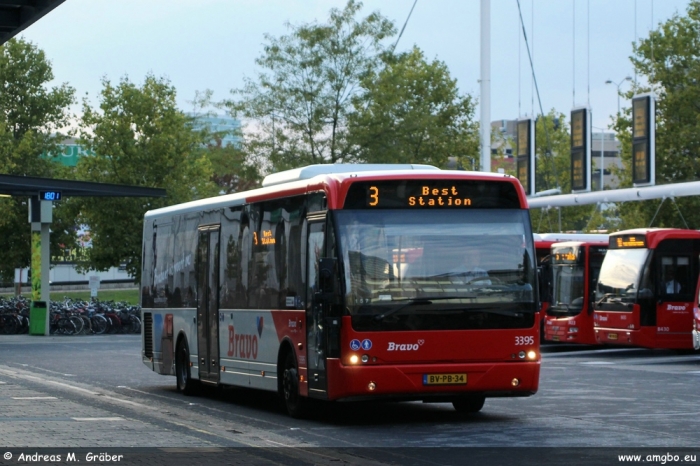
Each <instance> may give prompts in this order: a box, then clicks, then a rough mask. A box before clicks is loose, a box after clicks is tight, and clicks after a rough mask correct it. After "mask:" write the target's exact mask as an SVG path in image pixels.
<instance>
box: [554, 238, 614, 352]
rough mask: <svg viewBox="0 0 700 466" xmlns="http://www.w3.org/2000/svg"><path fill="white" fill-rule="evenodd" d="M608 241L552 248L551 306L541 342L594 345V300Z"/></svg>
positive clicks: (572, 243) (560, 245) (577, 242)
mask: <svg viewBox="0 0 700 466" xmlns="http://www.w3.org/2000/svg"><path fill="white" fill-rule="evenodd" d="M607 248H608V243H607V242H582V241H569V242H564V243H556V244H554V245H552V254H551V274H552V303H551V305H550V306H548V308H547V310H546V311H545V312H546V314H545V317H544V320H545V324H544V339H545V340H548V341H560V342H568V343H583V344H589V345H591V344H596V343H597V342H596V338H595V335H594V333H593V299H594V290H595V285H596V283H597V281H598V274H599V273H600V267H601V265H602V263H603V258H604V257H605V253H606V251H607Z"/></svg>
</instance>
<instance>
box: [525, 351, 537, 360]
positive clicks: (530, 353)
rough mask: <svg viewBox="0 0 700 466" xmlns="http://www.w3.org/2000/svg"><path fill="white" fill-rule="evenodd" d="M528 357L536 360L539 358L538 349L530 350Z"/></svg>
mask: <svg viewBox="0 0 700 466" xmlns="http://www.w3.org/2000/svg"><path fill="white" fill-rule="evenodd" d="M527 358H528V359H529V360H530V361H534V360H535V359H537V352H536V351H533V350H530V351H528V352H527Z"/></svg>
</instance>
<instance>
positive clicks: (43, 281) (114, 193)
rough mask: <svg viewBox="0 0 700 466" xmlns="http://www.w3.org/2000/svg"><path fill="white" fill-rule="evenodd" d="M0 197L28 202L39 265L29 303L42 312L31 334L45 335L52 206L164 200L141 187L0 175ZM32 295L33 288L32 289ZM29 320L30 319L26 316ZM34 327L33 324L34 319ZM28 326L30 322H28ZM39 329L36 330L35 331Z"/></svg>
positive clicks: (162, 191) (34, 271)
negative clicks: (82, 199) (76, 199)
mask: <svg viewBox="0 0 700 466" xmlns="http://www.w3.org/2000/svg"><path fill="white" fill-rule="evenodd" d="M0 195H4V196H12V197H27V198H28V199H29V216H28V219H29V223H30V224H31V231H32V246H31V247H32V249H33V250H34V249H37V250H39V251H40V254H39V255H38V257H40V263H39V264H36V263H35V261H34V260H33V261H32V262H33V263H32V275H33V276H36V275H34V274H39V275H40V277H41V278H40V280H39V282H38V283H39V288H40V290H41V292H40V300H36V299H34V300H33V306H34V307H33V309H32V311H34V310H35V309H36V312H37V315H38V313H39V312H40V311H39V310H40V309H41V308H43V314H42V317H44V325H43V326H40V325H34V326H33V327H34V330H35V331H34V332H32V328H30V333H33V334H43V335H48V334H49V312H48V303H49V301H50V298H49V268H50V262H51V256H50V248H49V244H50V242H49V241H50V238H49V231H50V226H51V221H52V210H53V202H54V201H56V200H60V199H65V198H68V197H72V196H90V197H166V195H167V193H166V191H165V189H161V188H147V187H141V186H126V185H117V184H108V183H95V182H90V181H74V180H60V179H52V178H39V177H32V176H15V175H2V174H0ZM33 291H35V290H34V286H33ZM30 317H31V316H30ZM34 320H35V324H36V319H34ZM30 325H31V319H30ZM36 329H40V330H36Z"/></svg>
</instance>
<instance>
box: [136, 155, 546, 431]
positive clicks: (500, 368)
mask: <svg viewBox="0 0 700 466" xmlns="http://www.w3.org/2000/svg"><path fill="white" fill-rule="evenodd" d="M143 257H144V262H143V273H142V276H141V287H142V289H141V306H142V313H143V322H144V325H143V326H142V360H143V362H144V364H145V365H146V366H148V367H149V368H150V369H151V370H153V371H155V372H158V373H160V374H163V375H174V376H175V377H176V383H177V388H178V390H179V391H182V392H184V393H185V394H193V393H195V392H196V391H197V387H198V386H200V385H203V384H204V385H212V386H223V385H230V386H244V387H250V388H257V389H260V390H267V391H270V392H275V393H277V394H278V395H279V397H280V399H281V400H282V403H283V404H284V406H285V407H286V410H287V412H288V413H289V414H290V415H291V416H293V417H300V416H303V415H304V414H305V413H306V412H307V410H308V409H309V408H310V405H309V404H307V403H306V401H307V400H308V399H309V398H315V399H318V400H327V401H334V400H342V401H360V400H396V401H406V400H414V401H423V402H448V403H449V402H451V403H452V404H453V406H454V408H455V410H457V411H458V412H463V413H470V412H477V411H479V410H481V409H482V407H483V405H484V400H485V399H486V398H487V397H509V396H530V395H533V394H535V393H536V392H537V389H538V385H539V374H540V354H539V330H538V329H539V322H540V321H539V317H540V316H539V313H538V312H537V311H538V308H537V303H538V302H539V299H538V295H537V288H538V287H537V281H536V280H537V278H536V277H537V273H536V264H535V249H534V244H533V236H532V229H531V224H530V213H529V209H528V204H527V199H526V197H525V192H524V191H523V188H522V186H521V184H520V182H519V181H518V179H517V178H514V177H510V176H505V177H504V176H503V175H496V174H491V173H481V172H478V173H477V172H465V171H443V170H439V169H436V168H433V167H425V166H411V165H403V166H391V165H342V164H335V165H314V166H310V167H304V168H299V169H295V170H290V171H288V172H282V173H278V174H275V175H270V176H269V177H267V178H266V179H265V181H264V182H263V187H262V188H260V189H255V190H252V191H246V192H240V193H235V194H230V195H226V196H220V197H216V198H211V199H202V200H198V201H193V202H189V203H186V204H181V205H176V206H171V207H165V208H161V209H157V210H153V211H149V212H147V213H146V215H145V216H144V229H143Z"/></svg>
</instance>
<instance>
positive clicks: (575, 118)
mask: <svg viewBox="0 0 700 466" xmlns="http://www.w3.org/2000/svg"><path fill="white" fill-rule="evenodd" d="M590 190H591V110H590V109H589V108H587V107H586V108H579V109H574V110H572V111H571V192H574V193H579V192H589V191H590Z"/></svg>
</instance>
